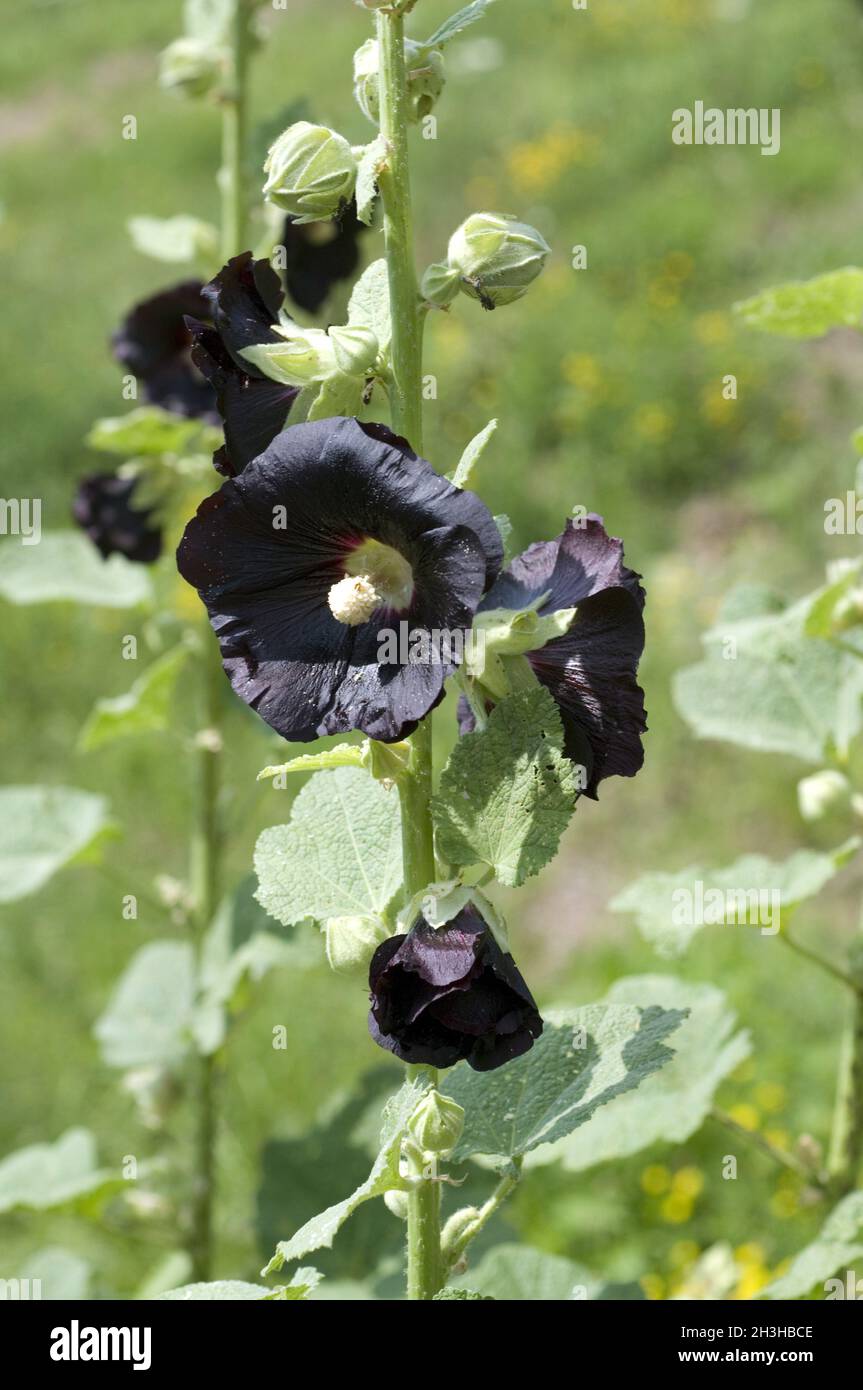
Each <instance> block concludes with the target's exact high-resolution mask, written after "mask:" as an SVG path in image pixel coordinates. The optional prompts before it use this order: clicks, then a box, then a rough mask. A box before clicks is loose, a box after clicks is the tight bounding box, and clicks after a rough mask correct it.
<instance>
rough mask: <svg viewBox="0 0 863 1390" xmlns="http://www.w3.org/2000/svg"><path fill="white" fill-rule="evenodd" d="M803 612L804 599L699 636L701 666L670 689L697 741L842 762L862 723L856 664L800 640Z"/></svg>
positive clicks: (862, 683) (861, 679)
mask: <svg viewBox="0 0 863 1390" xmlns="http://www.w3.org/2000/svg"><path fill="white" fill-rule="evenodd" d="M811 607H812V598H811V596H810V597H807V598H804V599H802V600H800V601H799V602H797V603H795V604H794V605H793V607H790V608H787V609H785V610H783V611H782V612H780V613H770V614H761V615H760V616H756V617H747V618H742V619H739V620H736V621H734V620H731V621H724V620H723V618H722V617H720V619H719V621H718V622H717V624H716V626H715V627H713V628H712V629H711V630H710V631H709V632H708V633H706V634H705V637H704V645H705V648H706V656H705V659H704V660H703V661H701V662H700V663H699V664H698V665H696V666H690V667H688V668H687V669H686V670H685V671H681V672H679V673H678V675H677V676H676V678H675V681H674V686H673V694H674V702H675V704H676V706H677V709H678V710H679V712H680V714H681V715H682V716H683V718H684V719H685V720H686V721H687V723H688V724H689V725H690V726H691V728H692V730H693V732H694V733H695V734H696V735H697V737H699V738H717V739H724V740H726V741H727V742H729V743H736V744H739V745H740V746H742V747H744V748H755V749H758V750H760V751H763V752H772V753H791V754H793V755H794V756H795V757H798V758H801V759H802V760H803V761H804V762H809V763H816V764H818V766H822V765H823V764H824V763H825V762H829V761H830V760H831V757H832V756H835V754H836V752H837V750H838V752H839V753H840V755H844V752H845V750H846V749H847V746H848V744H849V742H850V740H851V738H853V737H854V735H855V734H856V733H857V732H858V731H859V729H860V727H861V718H863V707H861V698H860V697H861V693H863V662H861V661H859V660H858V659H857V658H856V657H854V656H849V655H848V654H847V653H844V652H842V651H840V650H839V649H838V648H837V647H836V646H835V645H833V644H832V643H830V642H823V641H820V640H818V639H817V638H810V637H807V636H806V633H805V625H806V620H807V617H808V615H809V612H810V609H811Z"/></svg>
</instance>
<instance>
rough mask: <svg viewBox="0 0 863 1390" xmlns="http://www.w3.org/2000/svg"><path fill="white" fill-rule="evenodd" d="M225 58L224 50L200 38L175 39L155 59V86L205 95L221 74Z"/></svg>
mask: <svg viewBox="0 0 863 1390" xmlns="http://www.w3.org/2000/svg"><path fill="white" fill-rule="evenodd" d="M225 62H226V53H225V50H224V49H222V48H219V47H215V46H214V45H212V44H210V43H207V42H206V40H204V39H196V38H182V39H175V40H174V42H173V43H171V44H169V45H168V47H167V48H166V49H165V50H164V51H163V52H162V54H161V57H160V59H159V86H160V87H164V88H166V90H168V91H171V92H175V93H176V94H177V95H178V96H186V97H203V96H206V95H207V94H208V93H209V92H211V91H212V90H213V89H214V87H216V86H217V84H218V83H219V82H220V81H221V80H222V78H223V77H224V74H225Z"/></svg>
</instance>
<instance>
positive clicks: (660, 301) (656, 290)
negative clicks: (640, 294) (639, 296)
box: [647, 277, 680, 309]
mask: <svg viewBox="0 0 863 1390" xmlns="http://www.w3.org/2000/svg"><path fill="white" fill-rule="evenodd" d="M647 301H648V303H649V304H650V305H651V307H652V308H654V309H674V308H676V307H677V305H678V304H679V303H680V291H679V290H678V288H677V281H676V280H671V279H668V278H667V277H663V278H662V279H660V280H651V282H650V284H649V285H648V286H647Z"/></svg>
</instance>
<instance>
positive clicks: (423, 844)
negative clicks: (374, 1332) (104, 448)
mask: <svg viewBox="0 0 863 1390" xmlns="http://www.w3.org/2000/svg"><path fill="white" fill-rule="evenodd" d="M376 24H377V37H378V44H379V50H380V112H381V120H380V125H381V135H382V136H383V138H384V140H385V141H386V146H387V156H386V167H385V168H384V169H383V170H382V172H381V175H380V178H379V181H378V183H379V188H380V193H381V200H382V202H383V209H384V242H385V246H386V258H387V274H388V279H389V288H390V312H391V315H392V379H391V383H390V388H389V394H390V406H391V411H392V422H393V428H394V429H395V431H396V433H397V434H401V435H403V436H404V437H405V438H406V439H407V441H408V443H409V444H410V445H411V447H412V448H413V449H414V450H415V451H416V452H417V453H421V452H422V447H423V441H422V340H423V327H424V320H425V316H424V314H423V313H422V312H421V301H420V295H419V289H418V285H417V274H416V264H415V261H414V243H413V215H412V210H411V188H410V162H409V153H408V119H407V101H408V96H407V76H406V73H405V59H404V19H403V18H402V16H401V15H397V14H393V13H384V11H382V10H378V12H377V15H376ZM410 743H411V757H410V765H409V768H408V771H407V774H406V775H405V776H404V777H402V778H400V780H399V795H400V797H401V810H402V849H403V855H404V882H405V896H406V898H408V899H410V898H411V897H413V895H414V894H415V893H418V892H421V891H422V889H423V888H425V887H426V885H427V884H429V883H432V882H434V879H435V857H434V837H433V831H432V821H431V811H430V798H431V790H432V731H431V717H430V716H429V717H427V718H426V719H425V720H424V721H423V723H422V724H421V725H420V727H419V728H418V729H417V731H416V733H415V734H414V735H413V736H412V738H411V740H410ZM426 1075H427V1077H428V1079H429V1081H430V1082H431V1084H432V1085H433V1086H436V1085H437V1072H436V1071H435V1070H434V1069H433V1068H429V1069H427V1070H426ZM440 1192H441V1189H440V1183H439V1182H437V1181H434V1180H433V1179H429V1178H421V1179H419V1181H417V1184H416V1186H415V1187H414V1188H413V1190H412V1191H411V1193H410V1195H409V1197H408V1220H407V1235H408V1252H407V1265H408V1298H409V1299H413V1300H422V1299H430V1298H434V1295H435V1294H436V1293H437V1291H438V1289H439V1288H440V1287H441V1284H442V1283H443V1263H442V1258H441V1248H440V1205H441V1197H440Z"/></svg>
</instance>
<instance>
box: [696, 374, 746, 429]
mask: <svg viewBox="0 0 863 1390" xmlns="http://www.w3.org/2000/svg"><path fill="white" fill-rule="evenodd" d="M736 411H737V401H735V400H727V399H726V398H725V396H723V394H722V390H721V388H720V386H719V383H718V382H711V384H710V385H709V386H705V387H704V388H703V389H702V392H701V415H702V418H703V419H705V420H706V421H707V422H708V424H710V425H715V426H717V427H718V428H720V429H721V428H722V426H724V425H730V424H731V423H732V421H733V420H735V419H736Z"/></svg>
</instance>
